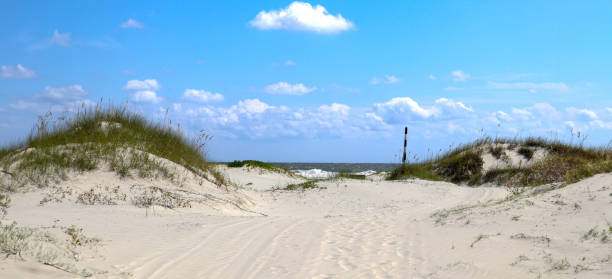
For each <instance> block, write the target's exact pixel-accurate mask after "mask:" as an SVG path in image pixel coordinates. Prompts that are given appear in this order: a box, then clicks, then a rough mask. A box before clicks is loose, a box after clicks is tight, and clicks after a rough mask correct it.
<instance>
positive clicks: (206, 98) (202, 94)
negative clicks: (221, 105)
mask: <svg viewBox="0 0 612 279" xmlns="http://www.w3.org/2000/svg"><path fill="white" fill-rule="evenodd" d="M183 98H185V99H187V100H192V101H197V102H204V103H205V102H219V101H223V95H221V94H219V93H212V92H209V91H206V90H197V89H185V92H184V93H183Z"/></svg>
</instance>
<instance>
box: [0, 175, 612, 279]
mask: <svg viewBox="0 0 612 279" xmlns="http://www.w3.org/2000/svg"><path fill="white" fill-rule="evenodd" d="M249 175H253V174H249ZM249 180H254V179H250V178H249ZM276 180H279V179H276ZM281 182H282V181H281ZM277 184H278V183H277V182H276V181H275V182H274V185H268V186H269V187H274V186H278V185H277ZM255 186H257V187H254V188H253V189H252V190H248V191H247V192H246V193H247V194H248V195H249V196H250V198H251V199H252V200H253V201H254V202H255V204H256V205H257V206H255V207H254V208H251V209H253V210H255V211H258V212H264V213H266V214H267V215H268V216H252V214H247V213H245V214H244V215H245V216H233V215H228V214H227V213H217V214H215V213H214V212H210V211H209V212H206V213H204V212H202V211H199V209H188V210H187V209H184V210H177V211H172V210H159V209H158V210H157V211H155V213H154V214H153V212H152V211H151V210H149V211H148V212H147V211H145V210H144V209H139V208H135V207H133V206H129V205H126V206H82V205H75V204H73V203H70V202H65V203H60V204H49V205H46V206H43V207H41V206H38V205H37V202H38V201H39V200H40V195H38V197H36V195H37V194H35V193H30V194H25V195H21V196H20V195H16V196H15V197H14V206H13V207H11V211H10V213H9V216H8V218H10V219H12V220H17V221H18V222H19V223H20V224H23V225H38V226H48V225H50V224H51V223H52V222H53V220H56V219H57V220H59V222H60V223H61V224H65V225H68V224H75V225H78V226H80V227H83V228H84V230H85V233H87V234H88V235H91V236H99V237H102V238H103V240H104V242H103V246H102V248H100V251H99V256H98V257H92V258H87V259H83V260H82V261H81V263H82V264H83V265H84V266H87V267H89V268H91V269H92V270H94V271H95V270H99V271H108V272H99V273H97V274H96V276H95V277H99V278H106V277H110V278H115V277H128V278H129V277H133V278H611V277H612V241H610V242H608V241H604V240H605V239H604V238H603V236H604V235H608V232H607V231H605V230H607V228H608V227H607V226H609V224H610V223H609V222H612V216H610V214H612V174H605V175H598V176H596V177H593V178H590V179H587V180H585V181H583V182H580V183H578V184H574V185H570V186H568V187H565V188H562V189H557V190H554V191H550V192H546V193H544V194H541V195H537V196H533V197H531V196H530V197H523V198H519V199H515V200H511V201H506V202H501V203H493V202H492V201H500V200H502V199H504V198H505V197H507V196H508V192H507V190H505V189H503V188H498V187H478V188H471V187H463V186H457V185H454V184H449V183H442V182H428V181H420V180H415V181H404V182H386V181H358V180H343V181H332V182H325V183H319V186H321V187H326V189H321V190H309V191H306V192H301V191H264V190H263V189H264V188H265V186H266V185H255ZM449 209H450V210H449ZM436 212H437V213H438V214H436V215H432V214H434V213H436ZM591 228H593V229H594V230H595V232H596V233H597V235H596V236H592V237H588V238H584V237H583V236H584V235H585V233H586V232H587V231H589V230H590V229H591ZM609 237H611V238H612V231H610V233H609ZM44 268H45V267H33V268H30V269H28V270H26V269H23V264H22V262H19V261H18V260H15V259H10V260H7V261H4V262H0V270H5V271H7V272H12V273H8V274H17V275H23V274H26V275H27V277H30V278H35V277H37V276H36V275H40V274H43V275H45V276H38V277H49V275H51V273H48V272H46V271H45V269H44ZM24 270H25V271H24ZM35 271H36V272H35ZM64 275H65V274H61V273H58V272H55V273H53V275H52V277H66V276H64Z"/></svg>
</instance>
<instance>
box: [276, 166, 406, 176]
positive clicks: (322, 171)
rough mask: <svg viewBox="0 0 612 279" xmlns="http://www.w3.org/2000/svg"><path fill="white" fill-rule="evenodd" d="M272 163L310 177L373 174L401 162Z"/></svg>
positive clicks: (388, 169) (387, 169) (389, 168)
mask: <svg viewBox="0 0 612 279" xmlns="http://www.w3.org/2000/svg"><path fill="white" fill-rule="evenodd" d="M270 164H273V165H277V166H280V167H284V168H287V169H289V170H292V171H294V172H295V173H297V174H299V175H301V176H304V177H308V178H327V177H330V176H333V175H335V174H337V173H339V172H348V173H353V174H360V175H371V174H374V173H376V172H381V171H392V170H394V169H395V168H397V167H398V166H399V164H388V163H287V162H270Z"/></svg>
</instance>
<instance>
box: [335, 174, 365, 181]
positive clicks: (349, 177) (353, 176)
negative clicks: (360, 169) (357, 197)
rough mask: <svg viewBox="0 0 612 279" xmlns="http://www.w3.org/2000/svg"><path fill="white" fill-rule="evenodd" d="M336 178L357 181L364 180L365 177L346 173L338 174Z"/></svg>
mask: <svg viewBox="0 0 612 279" xmlns="http://www.w3.org/2000/svg"><path fill="white" fill-rule="evenodd" d="M337 177H338V178H345V179H358V180H365V179H366V176H365V175H363V174H354V173H348V172H340V173H338V175H337Z"/></svg>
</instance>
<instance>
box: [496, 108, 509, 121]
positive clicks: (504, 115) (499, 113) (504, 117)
mask: <svg viewBox="0 0 612 279" xmlns="http://www.w3.org/2000/svg"><path fill="white" fill-rule="evenodd" d="M495 115H496V116H497V117H498V118H500V119H502V120H506V121H510V120H512V117H510V115H508V114H507V113H505V112H503V111H501V110H498V111H497V112H496V113H495Z"/></svg>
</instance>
